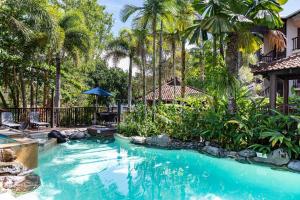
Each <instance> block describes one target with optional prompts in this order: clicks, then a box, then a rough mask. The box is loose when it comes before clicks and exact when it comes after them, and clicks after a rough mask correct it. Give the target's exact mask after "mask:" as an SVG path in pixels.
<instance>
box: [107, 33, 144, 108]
mask: <svg viewBox="0 0 300 200" xmlns="http://www.w3.org/2000/svg"><path fill="white" fill-rule="evenodd" d="M138 50H139V49H138V39H137V37H136V35H135V34H134V32H133V31H131V30H129V29H124V30H122V31H121V32H120V36H119V37H118V38H116V39H114V40H113V41H111V42H110V43H109V44H108V45H107V53H106V57H107V58H113V60H114V62H115V63H117V62H118V61H119V60H120V59H122V58H129V69H128V108H129V110H131V105H132V67H133V62H134V61H137V53H138Z"/></svg>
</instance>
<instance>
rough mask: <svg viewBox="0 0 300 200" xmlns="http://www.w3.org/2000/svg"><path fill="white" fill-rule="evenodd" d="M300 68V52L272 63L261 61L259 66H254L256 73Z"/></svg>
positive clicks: (253, 70)
mask: <svg viewBox="0 0 300 200" xmlns="http://www.w3.org/2000/svg"><path fill="white" fill-rule="evenodd" d="M296 68H299V69H300V54H296V55H293V56H290V57H287V58H284V59H281V60H277V61H274V62H272V63H261V64H260V65H259V66H254V67H252V72H253V73H254V74H261V73H265V72H271V71H280V70H285V69H296Z"/></svg>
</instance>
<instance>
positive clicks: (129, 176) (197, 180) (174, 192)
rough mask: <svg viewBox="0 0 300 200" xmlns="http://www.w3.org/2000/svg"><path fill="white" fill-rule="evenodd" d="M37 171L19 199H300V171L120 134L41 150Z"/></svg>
mask: <svg viewBox="0 0 300 200" xmlns="http://www.w3.org/2000/svg"><path fill="white" fill-rule="evenodd" d="M36 172H37V173H38V174H39V175H40V176H41V180H42V186H41V187H40V188H39V189H38V190H36V191H35V192H32V193H29V194H26V195H24V196H21V197H20V199H22V200H23V199H28V200H29V199H30V200H36V199H39V200H123V199H126V200H135V199H137V200H142V199H145V200H152V199H155V200H177V199H190V200H196V199H197V200H198V199H199V200H227V199H228V200H229V199H230V200H231V199H232V200H246V199H250V200H252V199H255V200H256V199H261V200H263V199H264V200H272V199H274V200H280V199H283V200H293V199H295V200H299V199H300V174H295V173H290V172H285V171H276V170H272V169H270V168H268V167H261V166H255V165H247V164H240V163H238V162H235V161H231V160H226V159H216V158H212V157H209V156H205V155H202V154H199V153H197V152H193V151H185V150H179V151H168V150H160V149H149V148H144V147H140V146H135V145H131V144H129V143H128V142H127V141H123V140H121V139H117V140H116V141H115V142H114V143H110V144H103V143H100V142H97V141H96V140H86V141H75V142H70V143H67V144H62V145H60V146H58V147H56V148H54V149H52V150H50V151H48V152H45V153H43V154H42V155H41V156H40V158H39V168H38V169H37V170H36Z"/></svg>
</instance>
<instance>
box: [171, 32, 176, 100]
mask: <svg viewBox="0 0 300 200" xmlns="http://www.w3.org/2000/svg"><path fill="white" fill-rule="evenodd" d="M175 53H176V39H175V35H173V38H172V68H173V95H174V100H173V103H175V101H176V66H175Z"/></svg>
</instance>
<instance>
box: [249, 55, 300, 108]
mask: <svg viewBox="0 0 300 200" xmlns="http://www.w3.org/2000/svg"><path fill="white" fill-rule="evenodd" d="M252 72H253V73H254V75H262V76H263V77H264V78H266V79H267V80H268V81H269V101H270V105H269V107H270V109H273V110H274V109H276V108H278V107H279V108H280V110H282V111H283V112H284V113H285V114H288V113H289V112H290V111H291V110H292V109H295V108H293V106H292V105H289V96H290V91H291V85H290V80H297V79H300V55H299V54H295V55H293V56H290V57H288V58H284V59H281V60H277V61H275V62H272V63H260V65H255V66H252ZM280 86H281V87H282V88H279V87H280ZM280 89H281V91H282V96H283V104H282V105H279V106H278V105H276V99H277V92H278V91H279V90H280ZM296 109H297V108H296Z"/></svg>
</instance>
